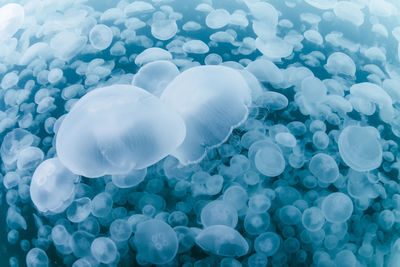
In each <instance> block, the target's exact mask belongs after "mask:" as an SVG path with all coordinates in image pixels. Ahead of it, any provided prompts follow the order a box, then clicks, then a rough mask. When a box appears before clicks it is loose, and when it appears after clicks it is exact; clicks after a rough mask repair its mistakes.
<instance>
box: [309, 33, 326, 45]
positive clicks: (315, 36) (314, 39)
mask: <svg viewBox="0 0 400 267" xmlns="http://www.w3.org/2000/svg"><path fill="white" fill-rule="evenodd" d="M304 38H305V39H306V40H307V41H309V42H311V43H314V44H316V45H322V43H323V42H324V40H323V39H322V36H321V34H320V33H319V32H317V31H316V30H307V31H305V32H304Z"/></svg>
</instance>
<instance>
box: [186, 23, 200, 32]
mask: <svg viewBox="0 0 400 267" xmlns="http://www.w3.org/2000/svg"><path fill="white" fill-rule="evenodd" d="M182 29H183V30H184V31H187V32H194V31H198V30H200V29H201V25H200V24H199V23H197V22H195V21H188V22H186V23H185V24H183V26H182Z"/></svg>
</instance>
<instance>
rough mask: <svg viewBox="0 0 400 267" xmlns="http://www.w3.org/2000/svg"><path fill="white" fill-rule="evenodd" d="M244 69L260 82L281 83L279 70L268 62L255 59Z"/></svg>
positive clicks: (281, 75) (281, 76)
mask: <svg viewBox="0 0 400 267" xmlns="http://www.w3.org/2000/svg"><path fill="white" fill-rule="evenodd" d="M246 69H247V70H248V71H250V72H251V73H252V74H254V76H256V77H257V79H258V80H259V81H260V82H268V83H271V84H279V83H281V82H282V81H283V74H282V72H281V70H280V69H279V68H278V67H277V66H276V65H275V64H274V63H273V62H272V61H270V60H267V59H257V60H255V61H252V62H250V63H249V64H248V65H247V67H246Z"/></svg>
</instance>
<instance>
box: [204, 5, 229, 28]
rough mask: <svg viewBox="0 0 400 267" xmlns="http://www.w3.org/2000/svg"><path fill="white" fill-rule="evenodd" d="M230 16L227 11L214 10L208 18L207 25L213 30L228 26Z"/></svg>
mask: <svg viewBox="0 0 400 267" xmlns="http://www.w3.org/2000/svg"><path fill="white" fill-rule="evenodd" d="M229 21H230V14H229V12H228V11H226V10H225V9H215V10H212V11H211V12H210V13H209V14H208V15H207V17H206V25H207V27H209V28H211V29H219V28H222V27H225V26H226V25H228V23H229Z"/></svg>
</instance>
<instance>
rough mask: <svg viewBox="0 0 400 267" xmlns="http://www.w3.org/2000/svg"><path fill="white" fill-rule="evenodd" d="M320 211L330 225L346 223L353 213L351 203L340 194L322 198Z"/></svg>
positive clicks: (345, 196) (336, 193) (346, 197)
mask: <svg viewBox="0 0 400 267" xmlns="http://www.w3.org/2000/svg"><path fill="white" fill-rule="evenodd" d="M321 210H322V213H323V214H324V216H325V218H326V220H327V221H329V222H332V223H343V222H346V221H347V220H348V219H349V218H350V216H351V214H352V213H353V202H352V201H351V199H350V198H349V197H348V196H347V195H345V194H343V193H340V192H335V193H331V194H329V195H328V196H326V197H325V198H324V200H323V201H322V204H321Z"/></svg>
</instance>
